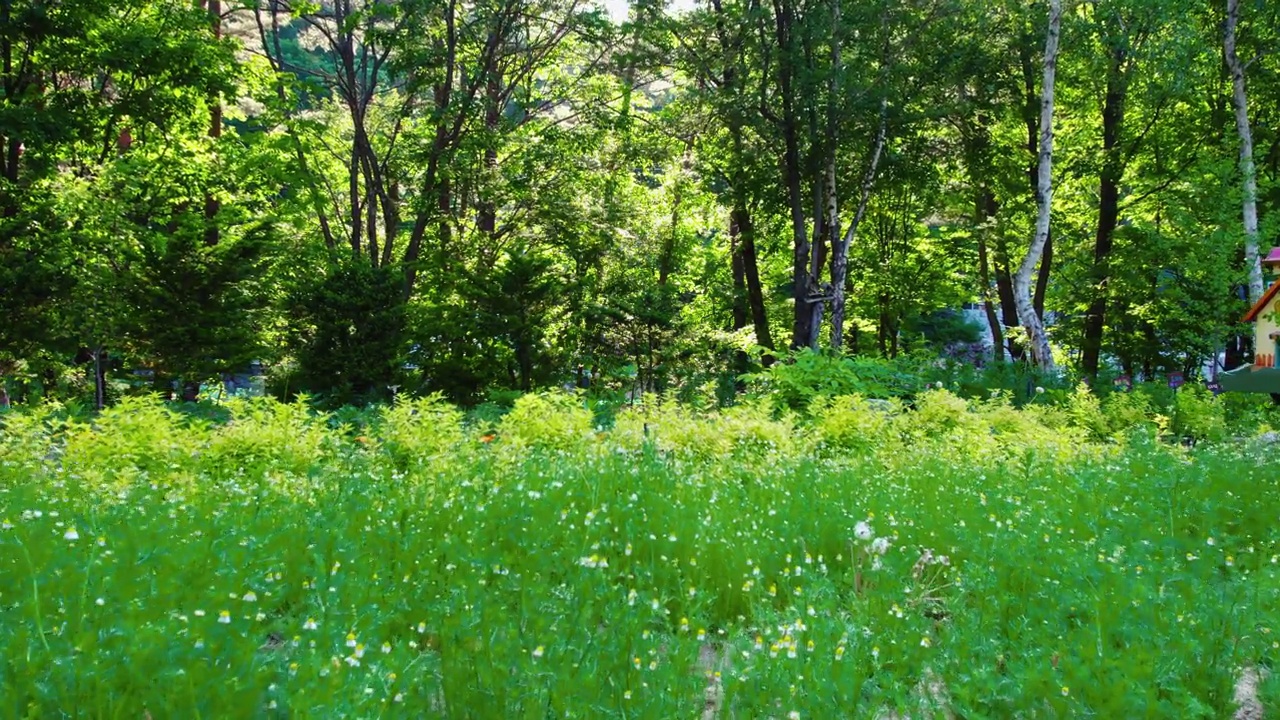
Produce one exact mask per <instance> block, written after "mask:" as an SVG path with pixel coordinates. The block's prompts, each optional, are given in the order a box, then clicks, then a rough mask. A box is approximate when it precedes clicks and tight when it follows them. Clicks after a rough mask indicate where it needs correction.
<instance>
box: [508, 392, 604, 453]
mask: <svg viewBox="0 0 1280 720" xmlns="http://www.w3.org/2000/svg"><path fill="white" fill-rule="evenodd" d="M592 420H593V418H592V414H591V411H590V410H588V409H586V408H585V407H583V405H582V401H581V400H580V399H579V398H578V397H577V396H576V395H570V394H568V393H562V392H547V393H530V394H527V395H521V396H520V397H519V398H517V399H516V401H515V404H514V405H513V406H512V408H511V412H509V413H507V414H506V415H504V416H503V417H502V419H501V420H499V421H498V436H499V437H500V438H501V440H502V442H503V443H504V444H507V445H509V446H512V447H514V448H516V449H526V448H540V449H565V450H570V449H575V448H581V447H582V446H583V444H584V443H586V442H588V441H590V440H591V438H592V436H593V426H592Z"/></svg>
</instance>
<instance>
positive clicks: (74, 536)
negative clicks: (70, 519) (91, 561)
mask: <svg viewBox="0 0 1280 720" xmlns="http://www.w3.org/2000/svg"><path fill="white" fill-rule="evenodd" d="M62 537H63V539H65V540H71V541H73V542H74V541H76V540H79V539H80V533H78V532H76V529H75V527H74V526H73V527H69V528H67V532H66V533H64V534H63V536H62Z"/></svg>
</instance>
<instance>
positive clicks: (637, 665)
mask: <svg viewBox="0 0 1280 720" xmlns="http://www.w3.org/2000/svg"><path fill="white" fill-rule="evenodd" d="M631 664H632V665H634V666H635V668H636V669H637V670H639V669H640V656H639V655H637V656H635V657H633V658H631Z"/></svg>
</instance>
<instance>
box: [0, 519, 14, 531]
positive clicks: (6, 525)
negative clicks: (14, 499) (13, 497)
mask: <svg viewBox="0 0 1280 720" xmlns="http://www.w3.org/2000/svg"><path fill="white" fill-rule="evenodd" d="M12 529H13V523H11V522H9V518H5V519H4V520H0V530H12Z"/></svg>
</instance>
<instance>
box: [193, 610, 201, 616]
mask: <svg viewBox="0 0 1280 720" xmlns="http://www.w3.org/2000/svg"><path fill="white" fill-rule="evenodd" d="M192 614H193V615H195V616H196V617H204V611H203V610H196V611H195V612H194V613H192Z"/></svg>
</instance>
